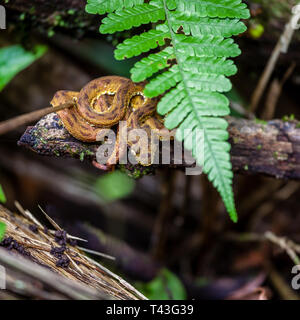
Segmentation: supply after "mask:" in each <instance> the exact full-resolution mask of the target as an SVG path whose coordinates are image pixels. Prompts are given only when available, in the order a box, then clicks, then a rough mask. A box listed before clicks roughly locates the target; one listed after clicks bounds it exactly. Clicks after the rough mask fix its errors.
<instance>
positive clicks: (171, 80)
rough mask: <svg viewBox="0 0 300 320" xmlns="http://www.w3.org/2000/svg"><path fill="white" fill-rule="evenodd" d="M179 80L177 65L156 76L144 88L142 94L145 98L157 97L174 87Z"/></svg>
mask: <svg viewBox="0 0 300 320" xmlns="http://www.w3.org/2000/svg"><path fill="white" fill-rule="evenodd" d="M180 80H181V74H180V72H179V68H178V66H177V65H175V66H173V67H172V68H170V69H169V70H168V71H166V72H164V73H162V74H161V75H159V76H157V77H156V78H154V79H153V80H151V81H150V83H148V84H147V85H146V87H145V90H144V93H145V95H146V96H147V97H149V98H153V97H156V96H159V95H160V94H162V93H164V92H165V91H167V90H169V89H170V88H172V87H174V86H175V85H176V84H177V83H178V82H179V81H180Z"/></svg>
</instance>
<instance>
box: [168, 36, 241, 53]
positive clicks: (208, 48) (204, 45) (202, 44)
mask: <svg viewBox="0 0 300 320" xmlns="http://www.w3.org/2000/svg"><path fill="white" fill-rule="evenodd" d="M173 45H176V47H177V50H178V52H179V53H181V54H182V55H183V56H184V57H189V56H196V57H202V56H213V57H236V56H238V55H240V54H241V51H240V49H239V47H238V45H237V44H235V43H234V42H233V40H232V39H224V38H223V37H221V36H214V35H199V36H198V37H187V36H185V35H183V34H177V35H176V36H175V43H174V44H173Z"/></svg>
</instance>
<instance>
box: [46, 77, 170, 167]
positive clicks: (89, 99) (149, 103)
mask: <svg viewBox="0 0 300 320" xmlns="http://www.w3.org/2000/svg"><path fill="white" fill-rule="evenodd" d="M143 89H144V85H143V84H134V83H133V82H132V81H131V80H129V79H127V78H123V77H118V76H107V77H101V78H98V79H95V80H93V81H91V82H89V83H88V84H87V85H86V86H84V87H83V88H82V89H81V90H80V92H75V91H66V90H61V91H57V92H56V93H55V95H54V97H53V99H52V101H51V104H52V106H53V107H55V106H58V105H60V104H64V103H66V102H68V101H70V100H71V101H72V100H73V101H74V106H73V107H71V108H67V109H63V110H61V111H58V112H57V114H58V116H59V117H60V119H61V121H62V123H63V125H64V127H65V128H66V130H67V131H68V132H69V133H70V134H71V135H72V136H73V137H74V138H76V139H78V140H80V141H83V142H95V141H99V138H101V136H104V135H105V130H103V129H105V128H112V127H113V126H116V125H118V123H119V121H126V124H127V129H144V130H145V131H146V132H147V136H148V138H149V143H148V145H149V146H150V145H151V143H150V140H151V130H152V131H154V132H157V136H158V138H159V139H160V140H164V139H169V138H170V132H169V131H168V130H167V129H165V128H164V125H163V121H162V119H161V118H160V117H159V116H158V115H157V114H156V113H155V110H156V104H157V99H149V98H146V97H145V96H144V94H143ZM123 134H126V133H124V132H122V131H121V130H119V128H118V133H117V141H116V144H115V147H114V150H113V152H112V154H111V156H110V157H109V158H108V160H107V163H106V166H107V168H110V167H111V166H112V165H114V164H115V161H118V160H119V159H120V158H121V156H123V155H124V153H125V152H127V146H126V148H124V147H123V148H122V147H121V146H120V144H119V143H118V142H119V138H120V136H121V135H123ZM136 143H137V141H128V145H129V146H133V145H134V144H136ZM152 151H153V149H152ZM148 153H149V155H150V153H151V150H150V148H149V149H148ZM151 156H153V155H150V159H152V157H151ZM141 164H142V165H150V164H151V160H150V161H148V162H143V163H141ZM98 167H100V168H101V169H103V168H104V167H103V166H98Z"/></svg>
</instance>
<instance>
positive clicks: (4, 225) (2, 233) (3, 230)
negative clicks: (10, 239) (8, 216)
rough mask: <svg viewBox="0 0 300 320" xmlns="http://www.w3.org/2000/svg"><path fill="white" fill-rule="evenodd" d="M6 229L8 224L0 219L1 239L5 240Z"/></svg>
mask: <svg viewBox="0 0 300 320" xmlns="http://www.w3.org/2000/svg"><path fill="white" fill-rule="evenodd" d="M5 231H6V224H5V223H4V222H1V221H0V241H2V240H3V238H4V235H5Z"/></svg>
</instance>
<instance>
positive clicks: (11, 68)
mask: <svg viewBox="0 0 300 320" xmlns="http://www.w3.org/2000/svg"><path fill="white" fill-rule="evenodd" d="M46 50H47V47H46V46H42V45H38V46H36V47H35V48H34V50H33V51H32V52H31V51H26V50H25V49H24V48H23V47H22V46H20V45H14V46H10V47H4V48H0V91H1V90H2V89H3V88H4V87H5V86H6V85H7V83H8V82H9V81H10V80H12V78H13V77H14V76H15V75H16V74H17V73H19V72H20V71H22V70H23V69H25V68H27V67H28V66H29V65H30V64H31V63H33V62H34V61H35V60H36V59H38V58H40V57H41V56H42V55H43V54H44V53H45V52H46Z"/></svg>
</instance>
